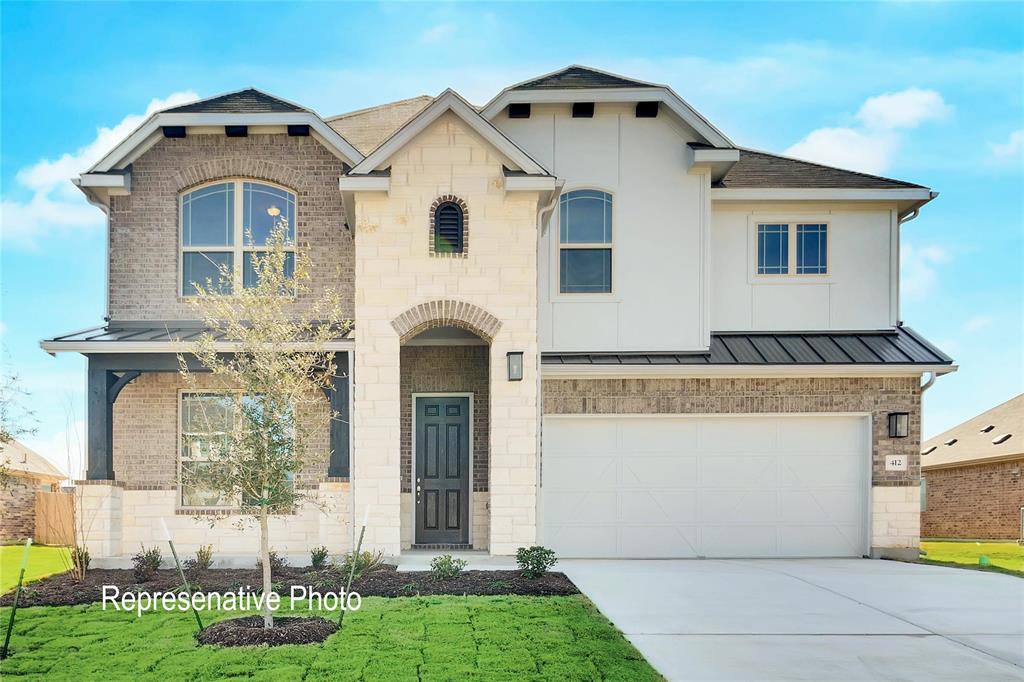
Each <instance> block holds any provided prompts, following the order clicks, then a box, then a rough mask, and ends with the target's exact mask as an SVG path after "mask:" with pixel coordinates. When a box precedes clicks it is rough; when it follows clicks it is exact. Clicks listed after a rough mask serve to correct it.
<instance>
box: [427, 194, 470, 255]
mask: <svg viewBox="0 0 1024 682" xmlns="http://www.w3.org/2000/svg"><path fill="white" fill-rule="evenodd" d="M465 227H466V215H465V213H464V212H463V210H462V206H460V205H459V204H457V203H455V202H454V201H445V202H443V203H442V204H440V205H439V206H438V207H437V208H436V209H434V253H462V252H463V249H464V248H465Z"/></svg>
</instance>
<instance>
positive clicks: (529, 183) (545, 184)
mask: <svg viewBox="0 0 1024 682" xmlns="http://www.w3.org/2000/svg"><path fill="white" fill-rule="evenodd" d="M557 183H558V178H556V177H554V176H551V175H506V176H505V191H506V192H551V191H553V190H554V189H555V185H556V184H557Z"/></svg>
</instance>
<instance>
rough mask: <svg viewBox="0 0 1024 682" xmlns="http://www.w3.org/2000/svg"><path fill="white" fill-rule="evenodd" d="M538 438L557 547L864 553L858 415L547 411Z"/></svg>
mask: <svg viewBox="0 0 1024 682" xmlns="http://www.w3.org/2000/svg"><path fill="white" fill-rule="evenodd" d="M543 443H544V453H543V460H542V461H543V478H542V486H543V488H542V503H541V509H540V513H541V515H542V533H543V536H542V542H543V543H544V544H545V545H547V546H549V547H551V548H553V549H554V550H555V551H556V552H558V554H559V555H560V556H563V557H635V558H655V557H698V556H706V557H813V556H819V557H826V556H861V555H862V554H864V553H865V552H866V544H867V538H866V530H865V519H866V516H867V512H866V506H867V489H866V488H867V486H866V481H867V477H868V463H869V461H870V455H869V448H868V424H867V418H866V417H848V416H824V415H822V416H817V415H811V416H784V417H779V416H771V417H763V416H752V415H743V416H729V417H683V416H665V417H662V416H657V417H656V416H624V417H614V416H613V417H609V416H599V417H591V416H572V417H570V416H547V417H545V419H544V441H543Z"/></svg>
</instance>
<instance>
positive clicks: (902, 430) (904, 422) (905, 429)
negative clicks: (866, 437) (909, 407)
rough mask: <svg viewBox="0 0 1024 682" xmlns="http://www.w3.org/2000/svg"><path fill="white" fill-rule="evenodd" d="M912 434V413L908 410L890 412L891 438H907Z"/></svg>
mask: <svg viewBox="0 0 1024 682" xmlns="http://www.w3.org/2000/svg"><path fill="white" fill-rule="evenodd" d="M909 435H910V415H909V414H908V413H906V412H890V413H889V438H906V437H907V436H909Z"/></svg>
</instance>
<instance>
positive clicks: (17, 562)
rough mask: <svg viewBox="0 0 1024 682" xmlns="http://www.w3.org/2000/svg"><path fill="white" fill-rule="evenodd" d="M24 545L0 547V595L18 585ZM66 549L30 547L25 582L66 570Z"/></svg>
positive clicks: (67, 555)
mask: <svg viewBox="0 0 1024 682" xmlns="http://www.w3.org/2000/svg"><path fill="white" fill-rule="evenodd" d="M24 552H25V545H4V546H2V547H0V594H3V593H5V592H7V591H8V590H13V589H14V587H15V586H16V585H17V584H18V573H19V572H20V571H21V557H22V555H23V554H24ZM70 556H71V555H70V554H69V553H68V548H67V547H46V546H44V545H32V547H30V548H29V550H28V568H26V569H25V582H28V581H30V580H39V579H40V578H45V577H46V576H48V575H53V574H54V573H63V572H64V571H66V570H68V567H69V565H70V564H69V561H68V558H69V557H70Z"/></svg>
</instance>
